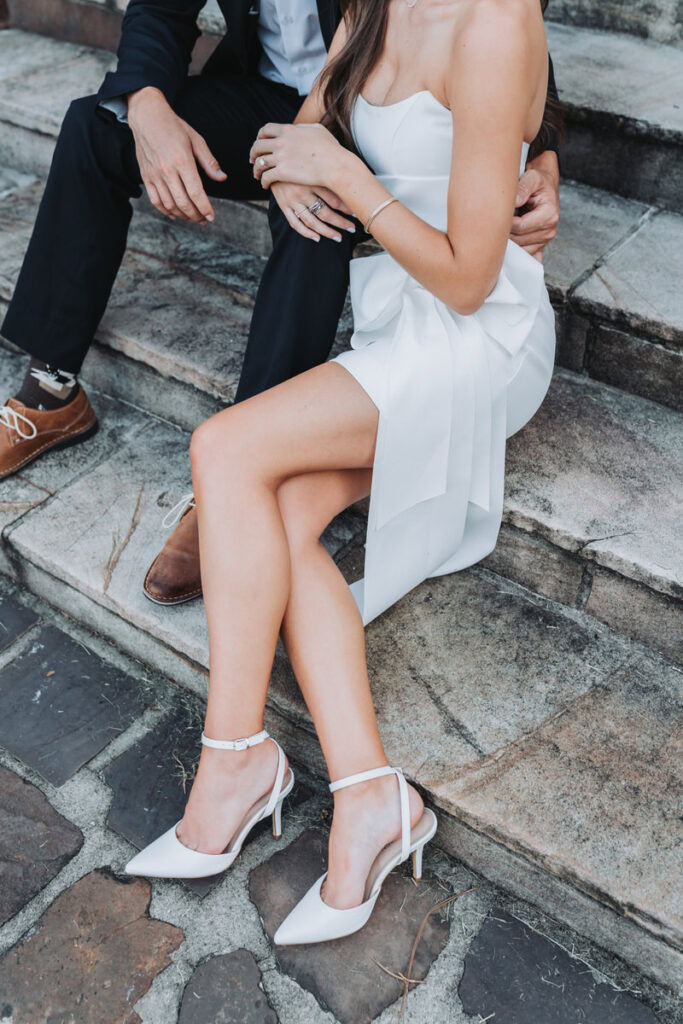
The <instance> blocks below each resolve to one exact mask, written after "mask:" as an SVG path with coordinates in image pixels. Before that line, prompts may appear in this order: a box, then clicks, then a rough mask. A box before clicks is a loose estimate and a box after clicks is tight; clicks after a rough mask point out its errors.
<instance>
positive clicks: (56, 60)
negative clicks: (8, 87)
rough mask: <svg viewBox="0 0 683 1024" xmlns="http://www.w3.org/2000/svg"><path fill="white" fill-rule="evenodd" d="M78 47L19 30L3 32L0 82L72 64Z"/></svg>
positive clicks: (1, 36) (79, 50) (80, 50)
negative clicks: (44, 69)
mask: <svg viewBox="0 0 683 1024" xmlns="http://www.w3.org/2000/svg"><path fill="white" fill-rule="evenodd" d="M81 52H82V47H79V46H74V45H72V44H71V43H63V42H60V41H59V40H57V39H49V38H48V37H47V36H43V35H38V34H37V33H32V32H22V31H21V30H19V29H15V28H9V29H5V30H4V31H3V32H2V35H0V79H2V80H3V81H5V80H10V79H13V78H19V77H20V76H21V75H28V74H31V73H32V72H35V71H40V70H41V68H48V67H52V68H61V66H62V65H63V64H70V63H71V62H72V61H74V60H75V59H76V58H77V57H78V55H79V53H81Z"/></svg>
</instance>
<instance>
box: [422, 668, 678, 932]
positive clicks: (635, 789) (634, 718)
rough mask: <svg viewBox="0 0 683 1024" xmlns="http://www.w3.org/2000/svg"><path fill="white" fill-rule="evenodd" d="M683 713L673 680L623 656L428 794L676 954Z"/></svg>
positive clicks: (666, 671) (674, 675) (433, 784)
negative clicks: (519, 734)
mask: <svg viewBox="0 0 683 1024" xmlns="http://www.w3.org/2000/svg"><path fill="white" fill-rule="evenodd" d="M682 718H683V704H682V701H681V687H680V673H679V672H677V671H675V670H674V669H672V668H670V667H669V666H668V665H667V664H666V663H664V662H661V661H658V660H657V659H656V658H655V657H654V656H653V657H645V656H643V657H641V658H640V659H638V658H636V657H635V656H632V657H631V659H630V660H629V661H627V662H626V663H625V664H623V665H621V666H619V665H616V664H615V666H614V669H613V671H612V673H611V674H610V675H608V676H605V675H603V676H602V678H596V680H595V685H594V687H593V688H592V689H591V690H590V691H588V692H586V693H585V694H583V695H582V696H581V697H578V698H577V699H576V700H574V701H573V702H572V703H571V704H570V705H569V706H568V707H567V708H566V709H565V710H564V711H563V712H562V713H561V714H558V715H549V716H548V718H547V720H546V721H545V722H544V724H543V725H542V726H541V727H539V728H538V729H536V730H534V731H532V732H530V733H529V734H528V735H527V736H526V737H525V738H524V739H522V740H521V741H520V742H519V743H516V744H510V745H508V747H507V748H506V749H504V750H500V751H499V752H497V754H496V755H495V756H493V757H487V758H483V759H482V760H481V761H480V762H479V764H478V765H476V766H473V767H472V768H471V769H470V770H466V771H461V772H460V773H459V775H458V777H457V778H453V779H452V780H449V781H447V782H446V784H445V785H441V784H440V783H439V782H438V781H436V780H430V787H429V788H430V790H431V792H432V793H433V795H434V797H435V799H437V800H441V799H443V800H444V806H445V805H446V804H447V805H448V807H449V808H450V809H451V811H452V813H454V814H456V815H457V816H458V817H459V818H460V819H461V820H463V821H465V822H466V823H468V824H469V825H471V826H472V827H473V828H475V829H477V830H481V831H483V832H485V833H486V834H487V835H489V836H492V837H495V839H496V840H497V841H498V842H501V843H504V844H505V845H506V846H507V847H509V848H510V849H512V850H515V851H517V852H521V853H523V854H525V855H527V856H531V857H533V858H534V859H535V860H536V861H537V862H539V861H540V862H541V863H542V864H543V865H544V867H545V868H546V870H548V871H550V872H552V873H553V874H556V875H558V876H559V877H560V878H563V879H566V880H567V881H570V882H571V883H572V884H573V885H575V886H576V887H577V888H578V889H580V890H581V891H583V892H585V893H588V894H590V895H593V896H595V897H596V898H597V899H598V900H600V901H601V902H604V903H607V904H608V905H609V906H612V907H614V908H616V909H617V910H618V911H619V912H620V913H621V914H626V915H628V917H630V918H631V919H632V920H635V921H637V922H639V923H640V924H641V925H645V927H647V928H648V930H650V931H651V932H652V933H653V934H655V935H658V936H660V937H662V938H664V939H665V941H667V942H669V943H670V944H672V945H674V946H676V947H678V948H679V949H680V948H681V947H682V946H683V900H682V898H681V892H680V886H679V885H678V879H679V878H680V868H681V858H680V845H679V842H680V831H679V824H678V814H679V810H680V800H681V796H682V795H683V793H682V787H681V780H680V762H681V756H682V755H683V747H682V745H681V736H682V735H683V733H682V731H681V720H682ZM418 778H419V776H418ZM532 850H533V853H532Z"/></svg>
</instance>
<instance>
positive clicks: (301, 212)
mask: <svg viewBox="0 0 683 1024" xmlns="http://www.w3.org/2000/svg"><path fill="white" fill-rule="evenodd" d="M307 211H308V207H307V206H302V208H301V209H300V210H299V212H298V213H297V211H296V210H295V209H292V213H293V214H294V216H295V217H296V218H297V219H299V220H300V219H301V217H303V215H304V214H305V213H306V212H307Z"/></svg>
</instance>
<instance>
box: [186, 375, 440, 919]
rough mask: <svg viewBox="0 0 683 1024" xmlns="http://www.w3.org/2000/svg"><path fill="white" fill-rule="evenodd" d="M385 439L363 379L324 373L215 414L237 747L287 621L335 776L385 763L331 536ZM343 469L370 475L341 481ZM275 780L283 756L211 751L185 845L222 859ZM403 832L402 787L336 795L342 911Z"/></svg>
mask: <svg viewBox="0 0 683 1024" xmlns="http://www.w3.org/2000/svg"><path fill="white" fill-rule="evenodd" d="M376 428H377V411H376V409H375V407H374V406H373V405H372V403H371V402H370V400H369V399H368V398H367V396H366V395H365V393H364V392H363V391H362V389H361V388H360V387H359V386H358V384H357V383H356V382H355V381H354V380H353V378H352V377H351V376H350V375H348V374H347V373H346V371H344V370H343V369H342V368H341V367H336V366H335V367H323V368H319V369H318V370H314V371H311V372H310V373H309V374H305V375H303V376H302V377H301V378H297V379H296V380H295V381H290V382H288V383H287V384H285V385H282V386H281V387H279V388H276V389H274V390H273V391H272V392H268V393H267V394H265V395H262V396H259V397H258V398H257V399H253V400H252V401H251V402H248V403H245V404H244V405H243V406H240V407H238V409H235V410H231V411H229V412H227V413H222V414H219V416H217V417H214V418H213V419H212V420H211V421H209V422H208V423H207V424H205V425H204V426H203V427H202V428H200V431H199V432H198V433H197V434H196V435H195V438H194V439H193V446H192V460H193V477H194V483H195V495H196V498H197V505H198V513H199V529H200V546H201V558H202V583H203V588H204V595H205V601H206V606H207V619H208V622H209V637H210V656H211V682H210V690H209V702H208V708H207V718H206V732H207V734H208V735H210V736H214V737H217V738H233V737H235V736H240V735H246V734H247V733H250V732H255V731H258V730H259V729H260V728H261V725H262V716H263V709H264V705H265V695H266V689H267V685H268V679H269V676H270V670H271V665H272V659H273V654H274V650H275V644H276V641H277V635H278V632H279V627H280V625H281V624H282V626H283V633H284V637H285V640H286V643H287V644H288V647H289V650H290V656H291V658H292V663H293V665H294V668H295V671H296V673H297V677H298V678H299V681H300V684H301V686H302V690H303V692H304V696H305V698H306V700H307V702H308V704H309V707H310V710H311V713H312V715H313V719H314V723H315V725H316V728H317V730H318V735H319V737H320V741H321V744H322V748H323V752H324V754H325V757H326V759H327V763H328V766H329V769H330V774H331V776H332V777H333V778H339V777H341V776H344V775H349V774H353V773H354V772H357V771H362V770H365V769H367V768H373V767H377V766H378V765H382V764H385V763H386V755H385V753H384V750H383V747H382V743H381V740H380V737H379V733H378V730H377V722H376V718H375V713H374V708H373V705H372V699H371V695H370V689H369V685H368V677H367V669H366V665H365V644H364V631H363V626H362V622H361V619H360V616H359V614H358V611H357V608H356V605H355V602H354V601H353V598H352V597H351V594H350V591H349V589H348V587H347V585H346V583H345V582H344V580H343V578H342V576H341V574H340V573H339V570H338V569H337V567H336V566H335V565H334V562H333V561H332V560H331V559H330V558H329V556H328V555H327V553H326V552H325V550H324V548H323V547H322V546H321V545H320V543H319V540H318V538H319V536H320V533H321V532H322V530H323V528H324V527H325V525H326V524H327V523H328V522H329V520H330V519H332V518H333V516H334V515H335V514H336V513H337V512H339V511H341V510H342V509H343V508H345V507H346V506H347V505H349V504H350V503H351V502H353V501H354V500H356V498H358V497H361V496H362V495H363V494H365V493H367V491H368V487H369V482H370V469H369V467H370V465H371V464H372V459H373V455H374V443H375V436H376ZM340 464H341V465H342V466H346V465H348V466H350V467H351V466H353V465H354V464H355V465H356V466H357V467H358V468H356V469H343V470H341V471H336V467H337V466H339V465H340ZM332 467H334V468H332ZM283 619H284V621H283ZM274 772H275V752H274V748H273V747H272V745H271V744H264V745H261V746H257V747H253V748H251V749H250V750H249V751H246V752H241V753H236V752H232V751H214V750H212V749H210V748H204V750H203V752H202V759H201V761H200V767H199V772H198V775H197V780H196V782H195V785H194V786H193V789H192V793H191V796H190V800H189V802H188V807H187V810H186V814H185V817H184V819H183V822H182V823H181V826H180V827H179V830H178V834H179V836H180V838H181V839H182V841H183V842H185V843H186V844H187V845H189V846H192V847H193V848H195V849H203V850H207V852H218V851H219V850H221V849H223V847H224V845H225V843H226V842H227V841H228V839H229V838H230V836H231V835H232V833H233V831H234V828H235V826H236V824H237V822H238V821H239V819H240V818H241V816H242V814H243V813H244V811H245V810H246V808H247V807H248V806H249V804H251V803H252V802H253V801H254V800H256V799H257V798H258V797H259V796H260V795H261V794H262V793H263V792H264V791H265V790H266V789H267V788H268V786H269V785H270V784H271V783H272V780H273V777H274ZM411 804H412V807H411V810H412V819H413V821H416V820H417V819H418V818H419V816H420V813H421V807H422V805H421V801H420V798H419V796H418V794H417V793H416V792H415V791H414V790H412V788H411ZM399 830H400V816H399V810H398V798H397V785H396V781H395V779H391V778H390V779H379V780H374V781H373V782H370V783H365V784H363V785H361V786H357V787H353V789H349V790H343V791H340V793H339V794H337V795H336V797H335V817H334V822H333V828H332V835H331V840H330V870H329V875H328V881H327V883H326V887H325V898H326V899H328V900H329V902H330V903H331V904H332V905H333V906H340V907H341V906H353V905H354V904H356V903H358V902H360V900H361V899H362V891H363V886H364V882H365V879H366V877H367V873H368V870H369V867H370V864H371V863H372V861H373V860H374V857H375V856H376V854H377V853H378V851H379V850H380V849H381V848H382V846H384V845H385V844H386V843H387V842H389V841H391V840H392V839H393V838H395V837H396V836H397V835H398V834H399Z"/></svg>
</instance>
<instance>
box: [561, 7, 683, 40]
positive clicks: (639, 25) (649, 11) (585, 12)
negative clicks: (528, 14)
mask: <svg viewBox="0 0 683 1024" xmlns="http://www.w3.org/2000/svg"><path fill="white" fill-rule="evenodd" d="M546 17H548V18H550V19H551V20H552V21H560V22H563V23H564V24H565V25H587V26H589V27H591V28H599V29H607V30H611V31H613V32H630V33H632V34H633V35H636V36H643V37H645V38H648V39H652V40H655V41H656V42H659V43H670V44H672V45H681V43H682V42H683V31H682V29H681V15H680V7H679V5H678V0H629V2H628V3H623V0H556V2H554V3H551V4H550V6H549V8H548V13H547V15H546Z"/></svg>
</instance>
